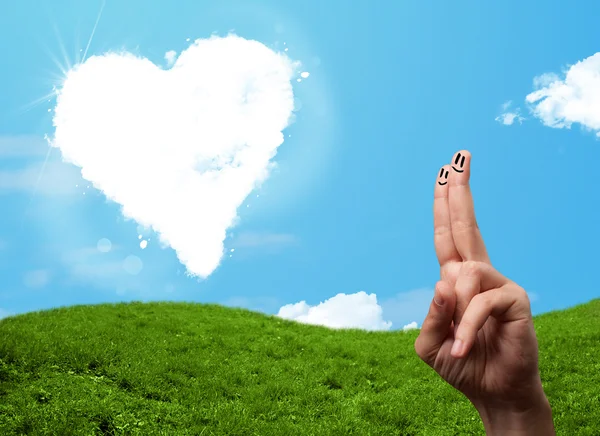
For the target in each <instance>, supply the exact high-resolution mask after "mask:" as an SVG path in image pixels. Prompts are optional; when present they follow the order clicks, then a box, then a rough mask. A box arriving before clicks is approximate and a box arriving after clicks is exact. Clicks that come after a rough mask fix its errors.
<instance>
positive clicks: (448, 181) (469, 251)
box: [415, 150, 549, 418]
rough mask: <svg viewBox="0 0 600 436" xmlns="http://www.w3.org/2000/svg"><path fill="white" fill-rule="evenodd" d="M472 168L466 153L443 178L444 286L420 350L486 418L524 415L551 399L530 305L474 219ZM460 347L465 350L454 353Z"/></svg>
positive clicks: (437, 207) (438, 219)
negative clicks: (494, 258) (497, 413)
mask: <svg viewBox="0 0 600 436" xmlns="http://www.w3.org/2000/svg"><path fill="white" fill-rule="evenodd" d="M470 161H471V155H470V153H469V152H468V151H464V150H462V151H460V152H459V153H457V154H455V156H454V157H453V158H452V161H451V165H445V166H444V167H443V168H442V169H441V172H439V173H438V178H437V180H436V185H435V195H434V233H435V236H434V239H435V249H436V254H437V257H438V260H439V264H440V275H441V281H439V282H438V283H437V285H436V290H435V296H434V301H432V302H431V306H430V309H429V313H428V315H427V318H426V319H425V321H424V323H423V326H422V328H421V331H420V334H419V336H418V338H417V340H416V341H415V351H416V352H417V355H418V356H419V357H420V358H421V359H422V360H423V361H424V362H425V363H427V364H428V365H429V366H431V367H432V368H433V369H434V370H435V371H436V372H437V373H438V374H439V375H440V376H441V377H442V378H443V379H444V380H445V381H446V382H448V383H449V384H450V385H452V386H453V387H454V388H456V389H457V390H459V391H460V392H462V393H463V394H464V395H465V396H466V397H467V398H468V399H469V400H470V401H471V402H472V403H473V405H474V406H475V407H476V408H477V410H478V411H479V412H480V413H481V414H482V418H483V417H484V416H483V414H485V413H486V411H490V410H502V411H514V412H517V413H520V412H525V411H527V410H530V409H531V408H533V407H538V406H540V405H541V404H542V403H543V402H544V400H546V397H545V394H544V391H543V388H542V384H541V378H540V375H539V369H538V342H537V338H536V335H535V330H534V326H533V319H532V315H531V308H530V303H529V298H528V297H527V293H526V292H525V290H524V289H523V288H521V287H520V286H519V285H517V284H516V283H514V282H513V281H511V280H509V279H507V278H506V277H504V276H503V275H502V274H500V273H499V272H498V271H496V270H495V269H494V268H493V267H492V265H491V263H490V260H489V257H488V255H487V251H486V248H485V245H484V242H483V239H482V237H481V233H480V231H479V228H478V226H477V222H476V220H475V212H474V205H473V199H472V195H471V191H470V188H469V176H470ZM453 167H454V168H453ZM435 300H437V301H438V302H442V301H443V304H442V306H439V305H438V304H437V303H436V302H435ZM459 340H461V341H463V343H464V348H463V350H462V351H461V352H458V353H457V352H455V350H454V349H453V346H454V345H456V344H459ZM546 401H547V400H546ZM548 405H549V404H548Z"/></svg>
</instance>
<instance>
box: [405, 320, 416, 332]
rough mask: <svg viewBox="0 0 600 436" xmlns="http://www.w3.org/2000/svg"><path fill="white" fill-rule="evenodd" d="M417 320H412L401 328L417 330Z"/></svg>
mask: <svg viewBox="0 0 600 436" xmlns="http://www.w3.org/2000/svg"><path fill="white" fill-rule="evenodd" d="M417 329H418V327H417V322H416V321H413V322H411V323H410V324H406V325H405V326H404V327H402V330H404V331H407V330H417Z"/></svg>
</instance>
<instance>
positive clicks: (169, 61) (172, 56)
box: [165, 50, 177, 67]
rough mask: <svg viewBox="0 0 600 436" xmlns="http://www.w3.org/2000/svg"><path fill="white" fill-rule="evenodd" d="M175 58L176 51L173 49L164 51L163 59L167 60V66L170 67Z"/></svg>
mask: <svg viewBox="0 0 600 436" xmlns="http://www.w3.org/2000/svg"><path fill="white" fill-rule="evenodd" d="M176 59H177V52H176V51H175V50H169V51H168V52H166V53H165V60H166V61H167V66H168V67H172V66H173V64H174V63H175V60H176Z"/></svg>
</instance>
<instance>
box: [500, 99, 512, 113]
mask: <svg viewBox="0 0 600 436" xmlns="http://www.w3.org/2000/svg"><path fill="white" fill-rule="evenodd" d="M511 104H512V100H508V101H507V102H505V103H503V104H502V110H503V111H505V110H507V109H508V108H509V107H510V105H511Z"/></svg>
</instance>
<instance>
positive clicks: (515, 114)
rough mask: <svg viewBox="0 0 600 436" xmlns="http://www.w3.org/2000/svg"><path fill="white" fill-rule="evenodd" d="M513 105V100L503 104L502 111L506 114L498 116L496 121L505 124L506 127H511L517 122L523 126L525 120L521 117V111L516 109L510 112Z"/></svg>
mask: <svg viewBox="0 0 600 436" xmlns="http://www.w3.org/2000/svg"><path fill="white" fill-rule="evenodd" d="M511 105H512V101H511V100H509V101H507V102H506V103H504V104H502V111H504V113H502V114H501V115H498V116H497V117H496V118H495V120H496V121H498V122H499V123H501V124H504V125H505V126H511V125H512V124H513V123H514V122H515V121H518V122H519V124H523V121H525V118H523V117H522V116H521V109H519V108H516V109H515V110H514V111H508V109H509V108H510V106H511Z"/></svg>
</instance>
